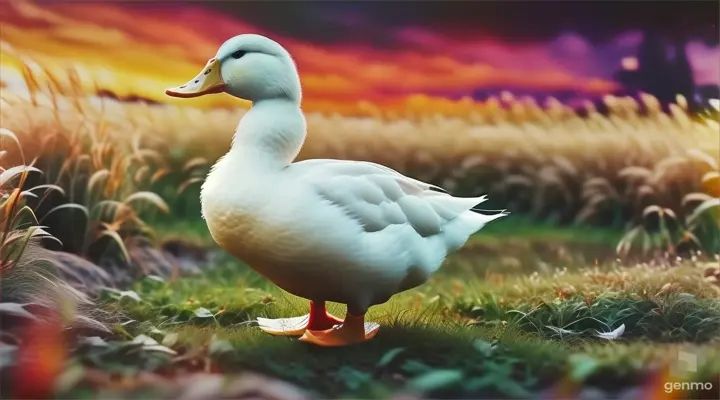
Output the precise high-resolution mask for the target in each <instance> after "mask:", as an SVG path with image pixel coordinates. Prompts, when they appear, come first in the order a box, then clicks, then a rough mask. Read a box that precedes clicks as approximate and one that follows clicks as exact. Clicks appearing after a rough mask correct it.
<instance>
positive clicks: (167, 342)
mask: <svg viewBox="0 0 720 400" xmlns="http://www.w3.org/2000/svg"><path fill="white" fill-rule="evenodd" d="M178 337H179V335H178V334H177V333H176V332H170V333H168V334H167V335H165V337H164V338H163V340H162V345H163V346H167V347H173V346H175V344H176V343H177V340H178Z"/></svg>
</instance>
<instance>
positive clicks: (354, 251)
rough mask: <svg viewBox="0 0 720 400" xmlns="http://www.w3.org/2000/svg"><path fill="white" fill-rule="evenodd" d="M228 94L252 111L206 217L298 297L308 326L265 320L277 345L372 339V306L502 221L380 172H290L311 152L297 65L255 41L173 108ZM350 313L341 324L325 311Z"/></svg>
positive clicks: (242, 45)
mask: <svg viewBox="0 0 720 400" xmlns="http://www.w3.org/2000/svg"><path fill="white" fill-rule="evenodd" d="M220 92H225V93H228V94H230V95H232V96H235V97H239V98H242V99H246V100H250V101H252V102H253V105H252V108H251V109H250V110H249V111H248V112H247V114H246V115H245V116H244V117H243V118H242V119H241V121H240V123H239V125H238V127H237V129H236V131H235V135H234V137H233V141H232V146H231V148H230V151H229V152H228V153H227V154H226V155H225V156H223V157H222V158H221V159H220V160H218V162H217V163H216V164H215V166H214V167H213V168H212V171H211V172H210V174H209V175H208V177H207V179H206V181H205V183H204V184H203V187H202V195H201V201H202V212H203V216H204V217H205V220H206V221H207V225H208V228H209V230H210V233H211V235H212V237H213V238H214V240H215V241H216V242H217V243H218V244H219V245H220V246H221V247H222V248H223V249H225V250H226V251H227V252H228V253H230V254H232V255H234V256H235V257H237V258H239V259H241V260H242V261H244V262H245V263H247V264H248V265H249V266H250V267H252V268H253V269H254V270H256V271H257V272H258V273H260V274H262V275H264V276H266V277H267V278H268V279H270V280H271V281H272V282H274V283H275V284H277V285H278V286H280V287H281V288H283V289H285V290H287V291H288V292H290V293H292V294H295V295H297V296H300V297H303V298H306V299H309V300H310V314H308V315H305V316H302V317H295V318H283V319H274V320H273V319H265V318H258V324H259V326H260V328H261V329H263V330H264V331H265V332H267V333H270V334H276V335H302V337H301V340H302V341H305V342H311V343H314V344H317V345H322V346H342V345H347V344H352V343H357V342H362V341H365V340H368V339H370V338H372V337H373V336H374V335H375V333H376V332H377V330H378V328H379V326H378V325H377V324H374V323H365V313H366V311H367V310H368V308H369V307H370V306H373V305H376V304H380V303H384V302H386V301H387V300H388V299H389V298H390V297H391V296H392V295H394V294H396V293H399V292H402V291H404V290H408V289H411V288H414V287H416V286H418V285H421V284H423V283H425V282H426V281H427V280H428V278H429V277H430V276H431V275H432V274H433V273H434V272H435V271H436V270H437V269H438V268H439V267H440V265H441V264H442V263H443V261H444V259H445V257H446V256H447V254H448V253H449V252H452V251H454V250H457V249H458V248H460V247H461V246H463V245H464V244H465V242H466V241H467V239H468V237H469V236H470V235H471V234H473V233H475V232H477V231H478V230H480V229H481V228H482V227H483V226H484V225H485V224H486V223H488V222H490V221H492V220H494V219H497V218H499V217H501V216H503V215H506V214H505V213H504V212H501V213H497V214H495V215H483V214H479V213H477V212H476V211H477V210H474V207H475V206H476V205H477V204H479V203H481V202H483V201H484V200H485V197H484V196H483V197H471V198H459V197H453V196H451V195H449V194H447V193H445V192H444V191H442V189H440V188H437V187H435V186H433V185H430V184H427V183H423V182H420V181H417V180H415V179H412V178H408V177H406V176H403V175H401V174H400V173H398V172H396V171H394V170H392V169H390V168H387V167H385V166H382V165H379V164H373V163H369V162H361V161H343V160H307V161H300V162H293V161H294V160H295V157H296V156H297V155H298V153H299V152H300V148H301V147H302V145H303V142H304V141H305V135H306V126H305V117H304V116H303V112H302V110H301V109H300V98H301V89H300V79H299V77H298V73H297V69H296V67H295V63H294V62H293V60H292V58H291V57H290V54H289V53H288V52H287V51H286V50H285V49H284V48H283V47H282V46H280V45H279V44H278V43H276V42H274V41H273V40H270V39H268V38H266V37H263V36H260V35H251V34H246V35H239V36H236V37H234V38H232V39H230V40H228V41H226V42H225V43H224V44H223V45H222V46H221V47H220V49H219V50H218V52H217V55H216V56H215V57H214V58H212V59H210V60H209V61H208V63H207V65H206V66H205V68H204V69H203V70H202V71H201V72H200V74H198V75H197V76H196V77H195V78H193V79H192V80H191V81H189V82H188V83H187V84H185V85H182V86H179V87H176V88H173V89H168V90H167V91H166V94H168V95H170V96H174V97H195V96H202V95H205V94H208V93H220ZM326 301H333V302H338V303H343V304H346V305H347V314H346V316H345V319H344V321H343V320H341V319H338V318H336V317H334V316H332V315H330V314H328V313H327V311H326V309H325V302H326Z"/></svg>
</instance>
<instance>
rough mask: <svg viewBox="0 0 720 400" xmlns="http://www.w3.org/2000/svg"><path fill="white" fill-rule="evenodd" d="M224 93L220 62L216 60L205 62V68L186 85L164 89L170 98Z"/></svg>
mask: <svg viewBox="0 0 720 400" xmlns="http://www.w3.org/2000/svg"><path fill="white" fill-rule="evenodd" d="M224 91H225V82H223V79H222V74H221V73H220V61H218V59H217V58H212V59H210V61H208V62H207V64H206V65H205V68H203V70H202V71H201V72H200V73H199V74H197V76H195V77H194V78H193V79H191V80H190V81H189V82H188V83H186V84H184V85H182V86H178V87H174V88H171V89H166V90H165V94H166V95H168V96H172V97H182V98H189V97H198V96H202V95H206V94H211V93H222V92H224Z"/></svg>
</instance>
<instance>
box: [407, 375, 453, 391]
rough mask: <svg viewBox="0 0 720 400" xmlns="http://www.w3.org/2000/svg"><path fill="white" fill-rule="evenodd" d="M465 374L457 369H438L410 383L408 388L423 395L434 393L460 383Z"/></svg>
mask: <svg viewBox="0 0 720 400" xmlns="http://www.w3.org/2000/svg"><path fill="white" fill-rule="evenodd" d="M463 377H464V374H463V372H462V371H460V370H457V369H436V370H434V371H430V372H426V373H424V374H422V375H420V376H418V377H417V378H414V379H412V380H411V381H410V382H408V385H407V387H408V388H409V389H411V390H417V391H420V392H423V393H426V392H433V391H435V390H438V389H443V388H447V387H448V386H452V385H455V384H458V383H460V382H461V381H462V380H463Z"/></svg>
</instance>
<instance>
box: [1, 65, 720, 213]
mask: <svg viewBox="0 0 720 400" xmlns="http://www.w3.org/2000/svg"><path fill="white" fill-rule="evenodd" d="M33 74H35V75H37V72H36V73H33V72H31V69H27V71H26V81H27V85H28V87H29V88H30V96H28V97H26V98H22V97H21V96H18V95H17V94H15V93H3V95H2V102H3V105H4V107H2V110H1V111H0V117H1V118H2V119H3V124H4V126H6V127H7V128H9V129H12V130H13V131H15V132H18V133H19V134H24V135H25V136H26V137H30V138H33V141H34V142H35V144H34V145H32V146H30V145H28V146H30V147H31V148H32V149H34V148H35V147H38V146H39V147H42V146H41V145H42V144H43V142H47V141H48V140H49V139H48V138H50V137H57V135H61V136H63V137H72V138H75V139H74V142H73V143H79V142H84V143H93V144H90V145H89V146H90V147H92V148H94V149H95V150H94V151H95V152H99V154H104V153H103V151H106V150H107V149H112V150H113V151H116V152H119V149H122V148H123V146H124V148H125V149H127V150H125V151H128V152H130V149H132V152H133V153H134V154H135V158H138V159H142V160H145V161H148V160H151V159H155V158H156V157H155V155H156V154H159V153H163V155H167V156H168V159H169V160H170V161H169V163H170V170H171V171H174V172H178V173H181V174H185V175H183V176H182V178H188V175H189V178H188V179H186V180H184V182H182V183H180V182H179V181H177V179H180V178H177V177H176V178H175V179H176V184H175V186H176V187H178V186H179V187H182V189H183V190H185V189H186V188H187V187H188V186H189V185H193V184H197V183H199V182H200V181H201V180H202V176H203V173H204V171H205V170H206V167H207V161H208V160H210V161H212V160H214V159H216V158H217V157H219V156H221V155H222V154H223V153H224V152H225V151H226V150H227V148H228V146H229V145H230V140H231V136H232V132H233V131H234V128H235V126H236V124H237V122H238V120H239V119H240V118H241V117H242V115H243V114H244V112H245V110H244V109H238V110H226V109H212V110H201V109H195V108H181V107H174V106H167V105H148V104H144V103H123V102H118V101H114V100H109V99H104V98H97V97H86V96H85V95H83V94H82V92H81V90H80V88H79V84H78V85H73V84H72V82H75V81H78V78H73V76H74V75H73V74H72V73H70V77H71V79H65V80H63V82H70V83H69V84H68V83H61V80H59V79H53V78H52V75H48V76H49V77H50V78H48V79H45V81H48V82H50V83H49V84H48V85H46V86H45V87H41V85H40V84H38V83H37V82H39V81H41V79H38V78H37V76H35V75H33ZM47 74H49V73H47ZM428 101H429V100H428ZM415 103H418V104H415ZM423 104H424V103H423V98H422V97H418V99H416V100H415V102H414V103H413V104H411V105H408V109H407V110H406V112H403V113H397V112H392V113H384V112H383V110H381V109H378V108H376V107H375V108H373V106H371V105H367V107H368V112H369V113H370V115H372V117H369V118H367V117H366V118H359V117H344V116H340V115H324V114H319V113H310V114H309V115H307V118H308V131H309V137H308V140H307V142H306V145H305V147H304V149H303V151H302V153H301V155H300V157H301V158H341V159H352V160H369V161H374V162H378V163H382V164H385V165H388V166H390V167H392V168H395V169H397V170H399V171H401V172H403V173H406V174H408V175H411V176H413V177H415V178H418V179H421V180H425V181H429V182H432V183H435V184H439V185H441V186H443V187H445V188H447V189H449V190H450V191H452V192H453V193H456V194H458V195H478V194H481V193H489V194H490V195H491V199H493V201H495V202H496V203H497V204H496V205H497V206H498V207H502V208H509V209H510V210H511V211H515V212H520V213H526V214H530V215H531V216H533V217H534V218H536V219H541V220H551V221H556V222H561V223H593V224H601V225H611V226H616V227H629V226H632V225H633V224H635V223H637V222H639V221H640V219H641V218H642V215H643V212H644V211H645V209H646V208H647V207H648V206H651V205H657V206H659V207H661V208H667V209H670V210H673V211H674V212H675V213H677V214H680V213H681V212H682V209H683V206H684V204H683V198H684V196H685V195H687V194H689V193H698V192H701V193H705V194H707V195H709V196H711V197H717V196H720V186H718V179H717V176H718V173H719V172H718V171H719V170H718V163H719V162H718V157H719V156H720V149H719V148H718V146H719V145H718V143H720V133H719V132H720V127H719V124H718V114H717V112H715V113H708V114H706V115H704V116H703V117H698V116H691V115H690V114H689V113H688V111H687V104H686V102H685V100H684V99H683V98H679V99H678V102H677V104H671V105H670V106H669V111H667V112H666V111H663V109H662V108H661V105H660V104H659V102H658V101H657V100H656V99H655V98H653V97H652V96H649V95H644V96H642V97H641V101H640V102H637V101H635V100H633V99H632V98H618V97H612V96H608V97H607V98H606V99H605V104H606V106H607V108H608V110H609V111H608V113H607V114H606V115H605V114H601V113H600V112H598V110H596V109H595V107H594V106H593V105H592V104H589V103H588V105H587V106H586V110H585V112H584V113H583V114H584V115H582V116H581V115H580V114H579V113H578V112H575V111H573V110H572V109H570V108H569V107H567V106H565V105H563V104H561V103H559V102H558V101H556V100H554V99H549V100H548V101H547V102H546V104H544V105H543V106H541V105H539V104H537V103H536V102H535V101H533V100H531V99H515V98H513V97H512V96H511V95H510V94H504V95H503V96H501V97H500V98H498V99H493V100H491V101H488V102H487V103H486V104H485V106H484V107H483V108H481V109H478V108H477V107H470V108H467V109H466V110H465V113H464V114H462V113H458V112H457V110H456V111H455V113H454V115H452V116H448V115H443V114H440V112H438V113H432V112H429V111H428V107H427V105H423ZM460 109H461V110H462V108H460ZM421 111H422V112H421ZM440 111H442V110H440ZM98 143H100V144H98ZM138 143H142V144H143V150H140V151H139V146H138ZM74 146H76V147H77V146H78V145H77V144H74ZM102 146H105V148H106V149H105V150H103V149H102V148H101V147H102ZM70 149H72V147H70ZM29 151H30V150H29ZM67 151H68V150H62V149H61V150H59V151H58V152H59V154H66V153H67ZM126 166H127V165H126V163H120V164H116V165H115V167H119V168H116V170H115V171H116V172H112V171H113V170H112V168H110V169H109V171H111V172H110V173H111V174H114V177H115V179H116V182H121V181H122V182H125V181H130V180H136V181H138V182H142V181H143V179H145V177H146V176H147V175H148V174H147V172H148V169H150V168H160V170H164V169H163V168H165V167H167V166H165V167H157V166H153V167H148V168H144V166H140V167H138V169H136V170H134V172H133V173H132V174H131V173H130V172H129V170H128V168H130V167H127V168H126ZM95 169H96V170H99V169H101V168H100V167H99V166H95ZM164 171H167V170H164ZM122 173H124V176H123V177H122V178H123V179H120V175H122ZM133 174H134V175H133ZM131 175H132V177H131ZM149 182H150V183H151V184H152V183H154V182H153V179H150V181H149ZM191 193H192V195H195V194H196V193H197V192H196V191H192V192H191ZM164 194H165V195H166V197H172V196H173V195H177V193H164ZM180 197H182V196H180ZM181 200H182V201H184V202H186V203H187V202H188V200H187V196H186V197H185V198H183V199H181Z"/></svg>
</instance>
